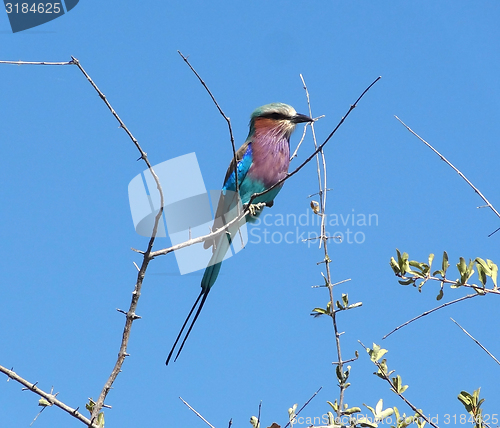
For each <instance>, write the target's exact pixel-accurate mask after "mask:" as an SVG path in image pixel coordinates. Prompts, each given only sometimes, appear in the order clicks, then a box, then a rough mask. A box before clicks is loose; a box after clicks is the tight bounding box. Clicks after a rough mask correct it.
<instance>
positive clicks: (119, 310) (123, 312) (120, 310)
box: [116, 308, 127, 315]
mask: <svg viewBox="0 0 500 428" xmlns="http://www.w3.org/2000/svg"><path fill="white" fill-rule="evenodd" d="M116 310H117V311H118V312H121V313H122V314H124V315H127V313H126V312H125V311H124V310H122V309H118V308H116Z"/></svg>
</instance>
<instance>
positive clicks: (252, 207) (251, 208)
mask: <svg viewBox="0 0 500 428" xmlns="http://www.w3.org/2000/svg"><path fill="white" fill-rule="evenodd" d="M265 206H267V204H266V203H265V202H259V203H257V204H250V205H249V206H248V210H249V211H250V214H251V215H252V216H253V217H255V216H256V215H257V213H258V212H259V211H260V210H261V209H262V208H264V207H265Z"/></svg>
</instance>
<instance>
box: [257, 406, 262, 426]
mask: <svg viewBox="0 0 500 428" xmlns="http://www.w3.org/2000/svg"><path fill="white" fill-rule="evenodd" d="M261 409H262V400H260V403H259V414H258V416H257V428H260V411H261Z"/></svg>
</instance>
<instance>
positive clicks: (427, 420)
mask: <svg viewBox="0 0 500 428" xmlns="http://www.w3.org/2000/svg"><path fill="white" fill-rule="evenodd" d="M358 342H359V343H360V344H361V346H362V347H363V348H365V350H366V351H368V348H367V347H366V346H365V345H363V343H361V341H359V340H358ZM373 364H375V365H376V366H377V368H378V372H379V373H380V374H381V375H382V377H383V379H384V380H385V381H387V382H388V383H389V385H391V390H392V391H393V392H394V393H395V394H397V395H398V396H399V398H401V399H402V400H403V401H404V402H405V403H406V404H408V406H410V407H411V409H412V410H413V411H414V412H415V413H418V415H419V416H420V417H421V418H422V419H423V420H424V421H425V422H427V423H428V424H429V425H430V426H432V427H434V428H439V427H438V426H437V425H436V424H434V423H432V422H431V421H430V420H429V419H428V418H427V417H426V416H425V415H424V414H423V412H421V411H420V410H419V409H417V408H416V407H415V406H414V405H413V404H412V403H411V402H409V401H408V400H407V399H406V397H405V396H404V395H403V394H401V393H400V392H399V391H397V390H396V388H394V385H393V384H392V381H391V379H390V378H389V376H387V373H386V372H385V370H384V368H383V367H382V366H381V365H380V363H379V362H378V361H373ZM375 374H378V373H375Z"/></svg>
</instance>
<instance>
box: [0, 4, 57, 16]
mask: <svg viewBox="0 0 500 428" xmlns="http://www.w3.org/2000/svg"><path fill="white" fill-rule="evenodd" d="M5 6H6V10H7V13H56V14H57V13H60V12H61V3H33V4H32V5H31V6H30V5H29V4H28V3H6V4H5Z"/></svg>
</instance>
